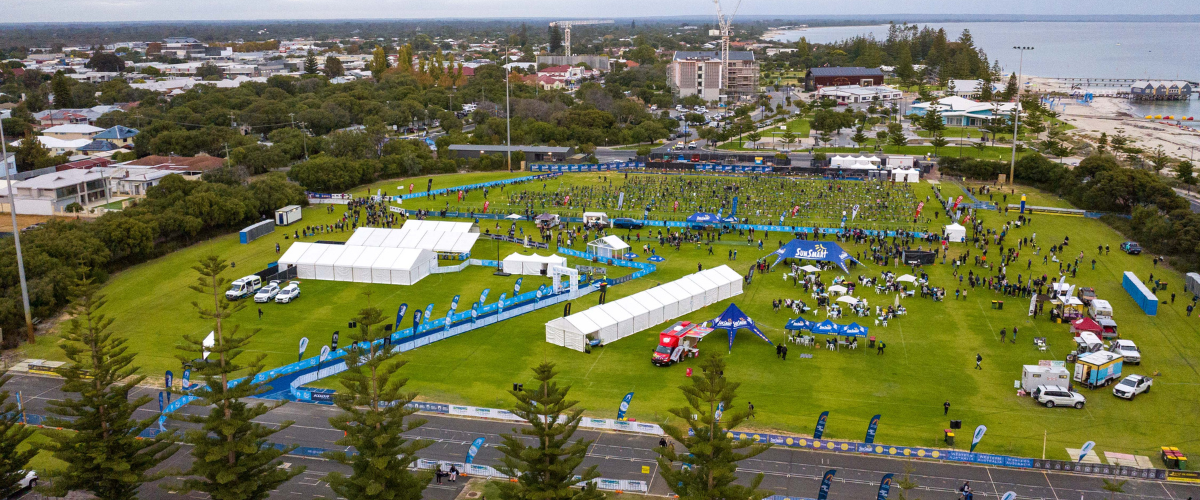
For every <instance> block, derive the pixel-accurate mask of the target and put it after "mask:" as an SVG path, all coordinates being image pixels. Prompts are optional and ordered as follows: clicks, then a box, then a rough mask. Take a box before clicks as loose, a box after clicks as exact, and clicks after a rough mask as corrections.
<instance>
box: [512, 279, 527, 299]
mask: <svg viewBox="0 0 1200 500" xmlns="http://www.w3.org/2000/svg"><path fill="white" fill-rule="evenodd" d="M524 280H525V278H517V284H515V285H513V297H516V296H517V295H520V294H521V281H524Z"/></svg>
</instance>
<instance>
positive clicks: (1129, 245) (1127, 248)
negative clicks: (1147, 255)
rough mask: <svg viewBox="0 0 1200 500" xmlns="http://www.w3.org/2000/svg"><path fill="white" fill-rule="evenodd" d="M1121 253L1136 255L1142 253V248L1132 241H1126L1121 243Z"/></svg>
mask: <svg viewBox="0 0 1200 500" xmlns="http://www.w3.org/2000/svg"><path fill="white" fill-rule="evenodd" d="M1121 251H1122V252H1125V253H1127V254H1129V255H1137V254H1140V253H1142V246H1141V245H1139V244H1137V243H1135V242H1132V241H1126V242H1125V243H1121Z"/></svg>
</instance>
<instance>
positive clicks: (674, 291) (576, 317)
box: [546, 266, 742, 351]
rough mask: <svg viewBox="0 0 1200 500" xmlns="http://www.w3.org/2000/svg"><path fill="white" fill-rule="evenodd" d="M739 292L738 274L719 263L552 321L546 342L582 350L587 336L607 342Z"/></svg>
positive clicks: (740, 283)
mask: <svg viewBox="0 0 1200 500" xmlns="http://www.w3.org/2000/svg"><path fill="white" fill-rule="evenodd" d="M741 293H742V277H741V275H739V274H738V273H737V272H736V271H734V270H733V269H730V268H729V266H718V267H715V268H712V269H709V270H707V271H702V272H699V273H695V274H691V275H688V276H684V277H683V278H680V279H677V280H675V281H672V282H669V283H664V284H662V285H660V286H657V287H654V288H651V289H649V290H645V291H642V292H638V293H635V294H633V295H631V296H629V297H625V298H623V299H620V300H616V301H613V302H611V303H608V304H603V305H598V306H595V307H592V308H590V309H587V310H586V311H583V312H580V313H576V314H573V315H571V316H567V317H565V318H558V319H555V320H551V321H550V322H548V323H546V341H547V342H550V343H552V344H554V345H561V346H564V347H568V348H571V349H575V350H577V351H583V350H585V345H586V343H587V338H588V336H589V335H590V336H591V338H594V339H599V340H600V342H602V343H605V344H607V343H609V342H613V341H615V340H620V339H621V338H624V337H627V336H629V335H633V334H635V333H637V332H641V331H643V330H646V329H648V328H650V327H652V326H655V325H658V324H659V323H663V322H666V321H670V320H673V319H675V318H678V317H680V316H683V315H685V314H687V313H689V312H692V311H695V310H696V309H700V308H702V307H705V306H707V305H711V304H713V303H715V302H718V301H720V300H724V299H727V298H729V297H733V296H735V295H739V294H741Z"/></svg>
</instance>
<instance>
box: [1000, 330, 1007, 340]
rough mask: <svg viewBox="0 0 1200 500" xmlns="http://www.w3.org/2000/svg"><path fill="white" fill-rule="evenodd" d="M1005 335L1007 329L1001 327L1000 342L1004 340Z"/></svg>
mask: <svg viewBox="0 0 1200 500" xmlns="http://www.w3.org/2000/svg"><path fill="white" fill-rule="evenodd" d="M1005 335H1006V333H1005V330H1004V329H1003V328H1001V329H1000V342H1004V337H1005Z"/></svg>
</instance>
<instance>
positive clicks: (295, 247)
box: [279, 241, 312, 271]
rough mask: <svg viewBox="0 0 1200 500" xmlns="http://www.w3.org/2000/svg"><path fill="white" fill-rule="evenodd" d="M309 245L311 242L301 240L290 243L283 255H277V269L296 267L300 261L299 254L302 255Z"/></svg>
mask: <svg viewBox="0 0 1200 500" xmlns="http://www.w3.org/2000/svg"><path fill="white" fill-rule="evenodd" d="M311 247H312V243H305V242H302V241H297V242H295V243H292V246H290V247H288V249H287V251H286V252H283V255H282V256H280V257H279V270H280V271H284V270H287V269H289V268H292V267H296V266H297V264H299V262H300V256H302V255H304V252H306V251H308V249H309V248H311Z"/></svg>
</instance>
